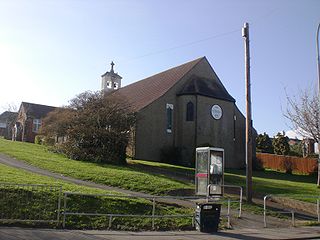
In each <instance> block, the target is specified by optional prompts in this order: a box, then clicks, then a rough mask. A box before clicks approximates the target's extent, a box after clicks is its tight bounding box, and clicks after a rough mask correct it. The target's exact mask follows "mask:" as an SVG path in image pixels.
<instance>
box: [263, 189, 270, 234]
mask: <svg viewBox="0 0 320 240" xmlns="http://www.w3.org/2000/svg"><path fill="white" fill-rule="evenodd" d="M270 196H271V195H266V196H264V198H263V227H265V228H266V227H267V198H268V197H270Z"/></svg>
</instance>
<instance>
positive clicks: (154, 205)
mask: <svg viewBox="0 0 320 240" xmlns="http://www.w3.org/2000/svg"><path fill="white" fill-rule="evenodd" d="M155 212H156V199H155V198H153V199H152V229H153V230H154V215H155Z"/></svg>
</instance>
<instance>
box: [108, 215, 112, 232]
mask: <svg viewBox="0 0 320 240" xmlns="http://www.w3.org/2000/svg"><path fill="white" fill-rule="evenodd" d="M111 225H112V215H111V214H110V216H109V229H111Z"/></svg>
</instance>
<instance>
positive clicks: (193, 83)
mask: <svg viewBox="0 0 320 240" xmlns="http://www.w3.org/2000/svg"><path fill="white" fill-rule="evenodd" d="M179 95H202V96H206V97H213V98H217V99H221V100H225V101H230V102H235V101H236V100H235V99H234V98H233V97H232V96H231V95H230V94H229V93H228V91H227V90H226V89H225V87H224V86H223V85H222V84H221V83H220V81H215V80H214V79H207V78H199V77H197V76H194V77H191V79H190V80H189V81H188V82H187V83H186V84H185V85H184V87H183V88H182V90H181V91H180V92H179V93H178V96H179Z"/></svg>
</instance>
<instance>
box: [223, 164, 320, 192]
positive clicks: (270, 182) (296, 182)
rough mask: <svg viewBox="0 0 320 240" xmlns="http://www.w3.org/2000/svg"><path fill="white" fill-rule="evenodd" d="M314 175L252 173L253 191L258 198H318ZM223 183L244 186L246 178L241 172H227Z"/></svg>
mask: <svg viewBox="0 0 320 240" xmlns="http://www.w3.org/2000/svg"><path fill="white" fill-rule="evenodd" d="M316 180H317V179H316V177H315V176H314V175H311V176H306V175H291V174H285V173H279V172H275V171H254V172H253V191H254V193H255V194H256V195H258V196H259V197H260V198H261V197H262V196H264V195H267V194H274V195H286V196H289V197H290V196H293V197H294V198H303V197H304V196H306V195H310V196H319V195H320V189H319V188H317V185H316ZM225 181H226V182H228V183H232V184H235V185H239V186H245V182H246V176H245V171H243V170H228V172H227V173H226V174H225Z"/></svg>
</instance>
